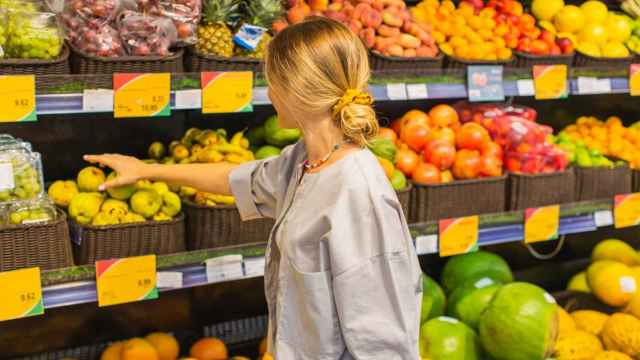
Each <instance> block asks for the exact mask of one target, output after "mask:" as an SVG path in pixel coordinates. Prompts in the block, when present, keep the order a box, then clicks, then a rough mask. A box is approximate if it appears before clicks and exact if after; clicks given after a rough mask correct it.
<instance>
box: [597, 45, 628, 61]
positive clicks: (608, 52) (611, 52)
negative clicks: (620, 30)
mask: <svg viewBox="0 0 640 360" xmlns="http://www.w3.org/2000/svg"><path fill="white" fill-rule="evenodd" d="M602 56H604V57H608V58H623V57H627V56H629V49H627V47H626V46H624V44H623V43H620V42H610V43H606V44H605V45H604V46H602Z"/></svg>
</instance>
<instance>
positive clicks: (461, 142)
mask: <svg viewBox="0 0 640 360" xmlns="http://www.w3.org/2000/svg"><path fill="white" fill-rule="evenodd" d="M489 141H491V138H490V137H489V132H488V131H487V129H485V128H483V127H482V126H481V125H478V124H476V123H466V124H464V125H462V126H461V127H460V129H458V132H457V133H456V146H457V147H458V149H468V150H480V149H481V148H482V146H484V145H485V144H486V143H488V142H489Z"/></svg>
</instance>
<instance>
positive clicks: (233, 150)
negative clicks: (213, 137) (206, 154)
mask: <svg viewBox="0 0 640 360" xmlns="http://www.w3.org/2000/svg"><path fill="white" fill-rule="evenodd" d="M212 149H214V150H215V151H218V152H220V153H222V154H237V155H244V153H245V151H247V150H245V149H243V148H242V147H241V146H240V145H233V144H218V145H214V146H212Z"/></svg>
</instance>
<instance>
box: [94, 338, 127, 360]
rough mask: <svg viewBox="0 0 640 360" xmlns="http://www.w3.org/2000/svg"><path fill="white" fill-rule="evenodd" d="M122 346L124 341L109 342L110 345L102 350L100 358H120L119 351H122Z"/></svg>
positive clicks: (115, 359) (102, 359) (117, 359)
mask: <svg viewBox="0 0 640 360" xmlns="http://www.w3.org/2000/svg"><path fill="white" fill-rule="evenodd" d="M123 347H124V342H122V341H117V342H114V343H111V345H109V346H107V348H106V349H105V350H104V351H103V352H102V356H100V360H120V353H121V352H122V348H123Z"/></svg>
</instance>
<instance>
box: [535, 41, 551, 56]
mask: <svg viewBox="0 0 640 360" xmlns="http://www.w3.org/2000/svg"><path fill="white" fill-rule="evenodd" d="M531 53H532V54H536V55H546V54H549V44H547V43H546V42H544V41H542V40H533V41H532V42H531Z"/></svg>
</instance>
